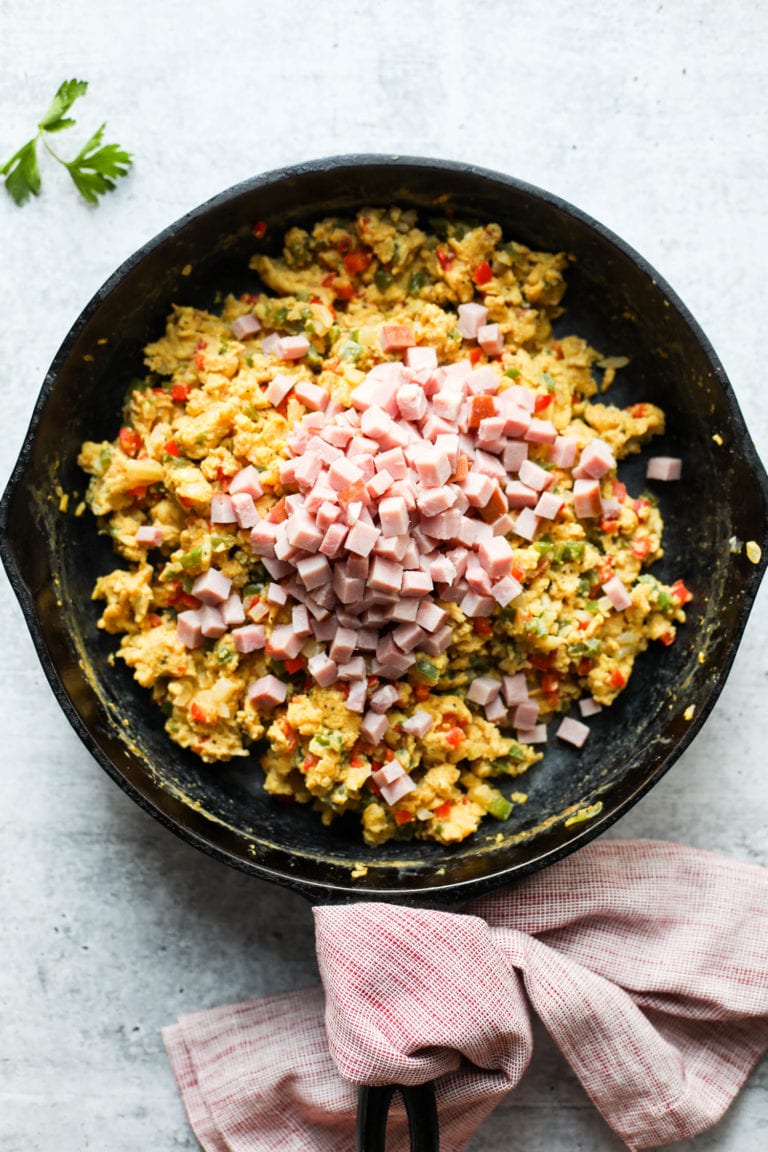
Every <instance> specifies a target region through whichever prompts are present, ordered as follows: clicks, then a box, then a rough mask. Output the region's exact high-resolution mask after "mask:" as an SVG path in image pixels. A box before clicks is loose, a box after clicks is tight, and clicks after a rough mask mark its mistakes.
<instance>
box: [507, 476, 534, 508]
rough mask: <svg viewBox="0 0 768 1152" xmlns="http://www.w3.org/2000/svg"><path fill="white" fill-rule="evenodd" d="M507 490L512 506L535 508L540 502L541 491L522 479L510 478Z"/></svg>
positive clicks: (509, 502) (508, 499) (508, 500)
mask: <svg viewBox="0 0 768 1152" xmlns="http://www.w3.org/2000/svg"><path fill="white" fill-rule="evenodd" d="M505 492H506V496H507V502H508V504H509V506H510V508H535V507H536V504H537V503H538V499H539V493H538V492H537V491H536V489H535V488H529V487H528V485H527V484H523V482H522V480H510V482H509V484H507V487H506V489H505Z"/></svg>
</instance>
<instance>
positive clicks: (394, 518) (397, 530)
mask: <svg viewBox="0 0 768 1152" xmlns="http://www.w3.org/2000/svg"><path fill="white" fill-rule="evenodd" d="M379 523H380V524H381V531H382V534H383V535H384V536H402V535H403V534H404V533H406V532H407V531H408V526H409V524H410V518H409V516H408V508H407V506H406V503H405V500H404V499H403V498H402V496H387V497H385V498H384V499H383V500H382V501H381V502H380V504H379Z"/></svg>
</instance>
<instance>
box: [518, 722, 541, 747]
mask: <svg viewBox="0 0 768 1152" xmlns="http://www.w3.org/2000/svg"><path fill="white" fill-rule="evenodd" d="M516 735H517V739H518V740H519V742H520V743H521V744H546V742H547V726H546V724H534V726H533V728H518V729H517V733H516Z"/></svg>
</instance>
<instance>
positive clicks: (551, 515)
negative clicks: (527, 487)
mask: <svg viewBox="0 0 768 1152" xmlns="http://www.w3.org/2000/svg"><path fill="white" fill-rule="evenodd" d="M564 503H565V500H564V499H563V497H562V496H555V494H554V492H542V494H541V496H540V497H539V501H538V503H537V505H536V507H535V508H534V512H535V513H536V515H537V516H543V517H544V518H545V519H546V520H554V519H555V517H556V516H557V514H558V512H559V511H560V509H561V508H562V507H563V504H564Z"/></svg>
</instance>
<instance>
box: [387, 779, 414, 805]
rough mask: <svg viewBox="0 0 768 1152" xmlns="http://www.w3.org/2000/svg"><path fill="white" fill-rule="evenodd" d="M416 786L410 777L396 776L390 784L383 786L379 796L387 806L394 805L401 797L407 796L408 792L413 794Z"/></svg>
mask: <svg viewBox="0 0 768 1152" xmlns="http://www.w3.org/2000/svg"><path fill="white" fill-rule="evenodd" d="M415 787H416V785H415V784H414V782H413V780H411V778H410V776H408V775H407V774H406V775H403V776H398V778H397V780H395V781H394V782H393V783H392V784H385V785H384V786H383V787H382V789H381V795H382V796H383V797H384V799H385V800H386V802H387V804H396V803H397V801H398V800H402V798H403V796H407V795H408V793H409V792H413V790H414V789H415Z"/></svg>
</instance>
